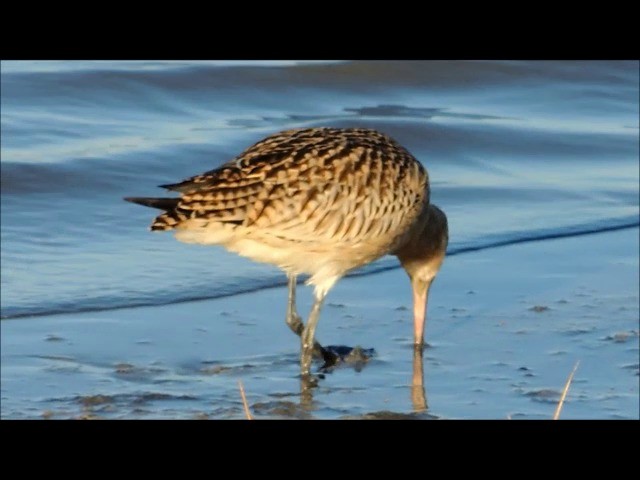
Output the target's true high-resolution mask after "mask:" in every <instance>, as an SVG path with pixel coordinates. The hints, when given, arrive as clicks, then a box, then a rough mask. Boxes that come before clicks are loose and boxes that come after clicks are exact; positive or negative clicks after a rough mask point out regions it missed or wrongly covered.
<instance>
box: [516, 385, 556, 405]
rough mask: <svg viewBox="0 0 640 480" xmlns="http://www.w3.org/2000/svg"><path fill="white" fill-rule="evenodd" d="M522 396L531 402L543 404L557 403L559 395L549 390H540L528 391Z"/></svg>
mask: <svg viewBox="0 0 640 480" xmlns="http://www.w3.org/2000/svg"><path fill="white" fill-rule="evenodd" d="M524 395H525V396H527V397H530V398H531V400H535V401H536V402H543V403H558V400H560V395H561V393H560V392H559V391H558V390H553V389H551V388H541V389H539V390H529V391H528V392H524Z"/></svg>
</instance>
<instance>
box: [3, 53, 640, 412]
mask: <svg viewBox="0 0 640 480" xmlns="http://www.w3.org/2000/svg"><path fill="white" fill-rule="evenodd" d="M1 67H2V73H1V87H2V89H1V92H2V95H1V128H2V139H1V140H2V141H1V163H0V167H1V202H2V203H1V206H2V217H1V226H2V233H1V244H2V254H1V255H2V257H1V260H2V276H1V277H2V278H1V288H2V296H1V311H0V315H1V317H2V319H4V321H9V320H8V319H15V320H11V321H15V322H30V321H34V320H33V318H32V317H33V316H34V315H49V314H54V313H72V312H79V311H102V310H110V309H114V308H120V307H130V306H138V305H161V304H172V303H176V302H182V301H185V300H190V299H203V298H215V297H224V296H227V295H230V294H236V293H240V292H250V291H257V290H262V289H264V288H266V287H271V286H275V285H283V284H284V282H285V279H284V277H283V275H282V274H281V273H280V272H279V271H278V270H277V269H275V268H273V267H270V266H268V265H261V264H256V263H253V262H251V261H249V260H247V259H244V258H241V257H238V256H236V255H234V254H231V253H228V252H226V251H225V250H224V249H222V248H211V247H202V246H194V245H185V244H181V243H179V242H177V241H175V240H174V238H173V237H172V235H170V234H151V233H150V232H149V231H148V226H149V225H150V222H151V220H152V218H153V216H154V214H155V212H154V211H152V210H149V209H146V208H142V207H139V206H136V205H132V204H129V203H126V202H124V201H122V197H124V196H159V195H161V194H163V193H164V191H163V190H161V189H158V188H157V185H160V184H165V183H175V182H177V181H180V180H182V179H184V178H187V177H189V176H191V175H194V174H197V173H201V172H203V171H205V170H210V169H212V168H215V167H216V166H218V165H220V164H222V163H224V162H226V161H228V160H230V159H231V158H233V157H234V156H235V155H237V154H238V153H239V152H241V151H242V150H243V149H245V148H246V147H247V146H249V145H250V144H252V143H254V142H256V141H258V140H260V139H261V138H263V137H264V136H266V135H268V134H271V133H274V132H276V131H279V130H283V129H288V128H297V127H305V126H338V127H355V126H359V127H370V128H376V129H379V130H381V131H383V132H385V133H388V134H390V135H391V136H393V137H395V138H396V139H397V140H398V141H399V142H400V143H402V144H403V145H405V146H406V147H407V148H408V149H409V150H410V151H411V152H412V153H413V154H414V155H415V156H416V157H417V158H418V159H419V160H420V161H422V162H423V164H424V165H425V166H426V167H427V169H428V171H429V175H430V178H431V182H432V199H433V201H434V202H435V203H437V204H438V205H440V206H441V207H442V208H443V209H444V210H445V211H446V212H447V215H448V217H449V225H450V237H451V240H450V249H449V251H450V253H453V254H455V253H460V252H465V251H471V250H481V249H484V248H487V247H493V246H499V245H506V244H511V243H517V242H519V241H522V240H531V239H541V240H542V239H546V238H551V237H558V236H565V235H569V234H581V233H585V232H597V231H607V230H617V229H624V228H629V227H633V226H637V225H638V224H639V198H638V183H639V180H640V175H639V158H638V151H639V125H638V115H639V106H638V104H639V88H638V81H639V74H638V70H639V64H638V62H600V61H598V62H596V61H580V62H575V61H574V62H566V61H552V62H521V61H474V62H463V61H429V62H426V61H422V62H420V61H415V62H414V61H395V62H388V61H360V62H346V61H338V62H295V61H275V62H258V61H241V62H231V61H221V62H216V61H199V62H190V61H178V62H156V61H154V62H87V61H82V62H2V65H1ZM578 253H579V252H576V254H578ZM587 257H588V256H587ZM396 263H397V261H396V260H395V259H391V258H385V259H382V260H380V261H379V262H377V263H376V264H374V265H371V266H368V267H366V268H365V270H364V271H365V272H367V271H372V270H376V269H387V268H391V267H392V266H395V265H396ZM500 268H502V267H500ZM492 271H493V270H492ZM499 272H500V269H498V270H495V271H494V273H495V274H498V273H499ZM283 301H284V300H283ZM394 308H395V307H394ZM636 311H637V310H636ZM278 312H279V310H278ZM635 315H636V317H637V314H635ZM636 320H637V318H636ZM4 321H3V323H4ZM277 328H285V327H284V326H283V325H279V326H278V327H277ZM5 330H6V328H5ZM5 330H3V336H4V334H5V333H6V331H5ZM633 338H637V337H633ZM4 340H5V339H4V338H3V341H4ZM634 341H635V342H636V343H637V340H634ZM376 347H379V345H376ZM3 362H4V360H3ZM123 368H124V367H123ZM3 375H4V373H3ZM563 375H564V373H563ZM185 395H187V394H186V393H185ZM230 395H235V391H234V393H232V394H230ZM127 398H128V397H127ZM156 400H158V398H155V397H154V398H151V399H149V398H147V399H146V400H145V402H146V401H149V402H152V401H156ZM178 400H179V401H178V402H176V403H180V402H183V401H185V400H188V398H186V397H184V398H183V397H180V398H179V399H178ZM88 401H91V400H88ZM96 401H98V400H96ZM114 402H115V400H114ZM143 403H144V402H143ZM263 408H265V409H267V410H268V408H269V407H268V406H263ZM349 412H352V413H353V411H350V410H348V409H347V412H346V414H349ZM361 413H362V412H361Z"/></svg>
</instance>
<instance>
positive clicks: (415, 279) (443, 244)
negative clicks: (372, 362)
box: [395, 204, 449, 346]
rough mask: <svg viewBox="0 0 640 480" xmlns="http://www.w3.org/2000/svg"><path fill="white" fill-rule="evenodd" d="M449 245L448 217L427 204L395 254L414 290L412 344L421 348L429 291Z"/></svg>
mask: <svg viewBox="0 0 640 480" xmlns="http://www.w3.org/2000/svg"><path fill="white" fill-rule="evenodd" d="M448 243H449V227H448V224H447V216H446V215H445V214H444V212H443V211H442V210H440V209H439V208H438V207H437V206H435V205H433V204H430V205H429V206H428V207H427V208H425V210H424V211H423V212H422V214H421V215H420V217H419V218H418V221H416V223H415V225H414V228H413V229H412V231H411V235H410V236H409V237H408V239H407V241H406V242H405V243H404V244H403V245H402V246H401V247H400V248H399V249H398V250H397V251H396V252H395V254H396V255H397V256H398V259H399V260H400V263H401V264H402V267H403V268H404V269H405V271H406V272H407V274H408V275H409V279H410V280H411V287H412V289H413V317H414V328H415V330H414V342H415V344H416V345H420V346H421V345H422V343H423V338H424V323H425V316H426V309H427V296H428V295H429V287H430V286H431V282H432V281H433V279H434V278H435V276H436V274H437V273H438V270H440V266H441V265H442V261H443V260H444V256H445V253H446V250H447V244H448Z"/></svg>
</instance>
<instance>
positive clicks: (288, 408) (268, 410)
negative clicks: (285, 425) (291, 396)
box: [251, 400, 313, 420]
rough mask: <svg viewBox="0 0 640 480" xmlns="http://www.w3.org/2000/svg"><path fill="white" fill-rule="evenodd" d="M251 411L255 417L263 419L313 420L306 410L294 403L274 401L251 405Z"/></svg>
mask: <svg viewBox="0 0 640 480" xmlns="http://www.w3.org/2000/svg"><path fill="white" fill-rule="evenodd" d="M251 410H252V411H253V413H254V414H255V415H260V416H265V417H277V418H285V419H286V418H289V419H297V420H304V419H310V418H313V417H312V415H311V413H309V411H308V410H306V409H305V408H303V407H301V406H300V405H299V404H298V403H296V402H289V401H286V400H274V401H271V402H258V403H254V404H253V405H251Z"/></svg>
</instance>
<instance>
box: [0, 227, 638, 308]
mask: <svg viewBox="0 0 640 480" xmlns="http://www.w3.org/2000/svg"><path fill="white" fill-rule="evenodd" d="M638 227H640V218H639V217H638V216H637V215H632V216H626V217H620V218H611V219H603V220H599V221H595V222H589V223H582V224H576V225H570V226H565V227H559V228H540V229H536V230H532V231H525V232H506V233H501V234H496V235H490V236H486V237H483V238H481V239H478V240H473V241H467V242H458V243H453V244H451V245H450V247H449V249H448V251H447V255H448V256H454V255H461V254H464V253H469V252H477V251H481V250H488V249H491V248H498V247H504V246H508V245H515V244H519V243H527V242H539V241H545V240H552V239H558V238H567V237H575V236H581V235H591V234H597V233H605V232H612V231H617V230H625V229H630V228H638ZM396 268H400V266H399V265H398V262H397V261H395V259H391V258H388V257H387V258H385V259H383V260H381V261H378V262H375V263H373V264H371V265H368V266H366V267H363V268H361V269H359V270H356V271H354V272H352V273H350V274H349V275H348V276H362V275H371V274H375V273H379V272H383V271H388V270H394V269H396ZM280 278H281V277H280V276H278V277H267V278H263V279H261V280H255V279H254V280H252V281H247V282H245V283H242V284H239V283H237V284H235V285H233V286H229V287H228V288H226V289H223V290H221V291H218V292H216V293H214V294H211V293H210V292H209V293H208V294H205V293H202V294H197V293H196V294H193V293H191V294H189V293H187V292H188V291H191V292H192V291H193V290H192V289H185V290H184V291H181V292H175V291H174V292H172V293H173V296H171V297H169V296H167V295H166V293H167V292H163V294H162V295H158V296H157V297H152V298H149V297H148V296H147V297H145V298H126V299H125V298H120V297H117V298H116V297H109V298H94V299H90V300H86V301H78V302H76V303H74V304H69V303H66V304H61V305H48V306H42V307H41V308H6V309H5V310H4V312H3V313H2V314H1V315H0V319H2V320H8V319H15V318H22V317H36V316H47V315H56V314H63V313H82V312H98V311H106V310H117V309H123V308H134V307H148V306H160V305H171V304H176V303H185V302H192V301H199V300H211V299H215V298H224V297H230V296H233V295H240V294H245V293H252V292H256V291H261V290H266V289H269V288H276V287H282V286H284V285H285V284H286V281H285V280H284V276H282V279H281V280H280Z"/></svg>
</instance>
